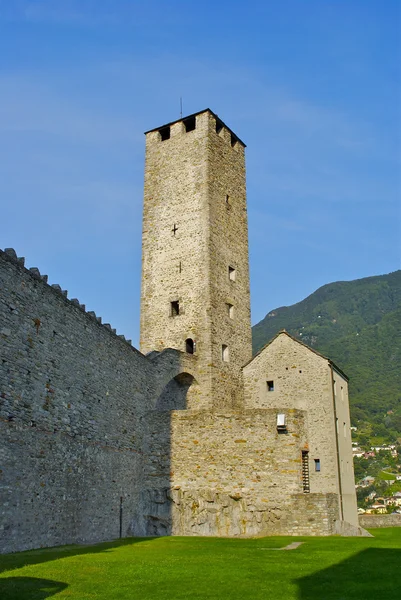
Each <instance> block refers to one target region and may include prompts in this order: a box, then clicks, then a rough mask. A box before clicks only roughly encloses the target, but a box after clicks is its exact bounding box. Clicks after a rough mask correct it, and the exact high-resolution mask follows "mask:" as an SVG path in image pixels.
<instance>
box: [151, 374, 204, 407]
mask: <svg viewBox="0 0 401 600" xmlns="http://www.w3.org/2000/svg"><path fill="white" fill-rule="evenodd" d="M198 395H199V385H198V382H197V381H196V379H195V378H194V377H193V375H190V374H189V373H180V374H179V375H176V376H175V377H173V378H172V379H170V381H169V382H168V384H167V385H166V386H165V387H164V389H163V391H162V393H161V394H160V396H159V397H158V399H157V401H156V406H155V409H156V410H161V411H164V410H186V409H189V408H196V405H197V398H198Z"/></svg>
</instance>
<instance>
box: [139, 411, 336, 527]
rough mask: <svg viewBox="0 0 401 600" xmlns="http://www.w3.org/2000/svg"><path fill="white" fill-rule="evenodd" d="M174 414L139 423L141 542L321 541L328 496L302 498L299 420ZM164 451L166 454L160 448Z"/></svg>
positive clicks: (332, 511)
mask: <svg viewBox="0 0 401 600" xmlns="http://www.w3.org/2000/svg"><path fill="white" fill-rule="evenodd" d="M286 416H287V422H288V430H287V432H285V433H278V432H277V428H276V411H275V410H263V409H256V410H246V411H245V412H241V413H240V412H224V413H222V412H216V411H214V412H210V411H191V410H190V411H185V412H180V411H174V412H173V413H171V415H170V414H169V413H167V412H164V413H163V412H160V413H150V414H148V415H147V418H146V427H147V435H146V436H145V439H146V440H147V443H148V446H147V448H146V452H145V456H146V458H145V460H146V465H145V483H144V490H143V506H144V517H143V522H142V523H139V524H138V526H139V530H140V531H145V532H146V533H147V534H148V535H166V534H175V535H218V536H240V535H241V536H244V535H245V536H246V535H272V534H276V535H278V534H287V535H291V534H293V535H305V534H309V535H311V534H312V535H313V534H316V535H318V534H319V535H328V534H330V533H332V532H333V527H334V521H335V519H336V518H337V515H338V505H337V497H336V495H335V494H332V495H330V494H328V495H325V494H304V493H303V492H302V478H301V449H302V448H303V447H304V445H305V443H306V437H305V413H304V412H303V411H298V410H286ZM167 447H169V448H170V454H169V455H167V454H166V453H165V448H167Z"/></svg>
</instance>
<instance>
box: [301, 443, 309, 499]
mask: <svg viewBox="0 0 401 600" xmlns="http://www.w3.org/2000/svg"><path fill="white" fill-rule="evenodd" d="M302 487H303V491H304V493H305V494H308V493H309V492H310V485H309V452H308V451H307V450H303V451H302Z"/></svg>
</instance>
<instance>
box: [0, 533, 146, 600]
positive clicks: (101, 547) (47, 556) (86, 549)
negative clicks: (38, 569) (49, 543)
mask: <svg viewBox="0 0 401 600" xmlns="http://www.w3.org/2000/svg"><path fill="white" fill-rule="evenodd" d="M152 539H154V538H149V537H146V538H124V539H123V540H117V541H114V542H103V543H101V544H93V545H89V546H56V547H54V548H40V549H38V550H26V551H25V552H15V553H14V554H0V573H3V572H4V571H12V570H13V569H20V568H21V567H26V566H28V565H38V564H40V563H45V562H49V561H52V560H58V559H60V558H68V557H69V556H78V555H82V554H97V553H98V552H109V551H110V550H113V548H120V547H121V546H128V545H131V544H136V543H139V542H144V541H146V542H149V541H151V540H152ZM0 581H1V582H3V581H4V580H3V579H1V580H0ZM56 583H57V582H56ZM61 585H64V584H61ZM0 589H1V588H0ZM35 597H36V596H35ZM41 597H42V596H38V598H41ZM43 597H44V598H45V597H46V596H43ZM0 599H1V600H3V596H2V595H1V594H0Z"/></svg>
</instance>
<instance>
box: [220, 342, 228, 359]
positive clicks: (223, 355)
mask: <svg viewBox="0 0 401 600" xmlns="http://www.w3.org/2000/svg"><path fill="white" fill-rule="evenodd" d="M221 359H222V360H223V361H224V362H228V361H229V353H228V346H226V344H223V345H222V347H221Z"/></svg>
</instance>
